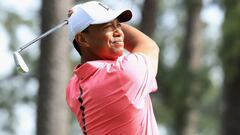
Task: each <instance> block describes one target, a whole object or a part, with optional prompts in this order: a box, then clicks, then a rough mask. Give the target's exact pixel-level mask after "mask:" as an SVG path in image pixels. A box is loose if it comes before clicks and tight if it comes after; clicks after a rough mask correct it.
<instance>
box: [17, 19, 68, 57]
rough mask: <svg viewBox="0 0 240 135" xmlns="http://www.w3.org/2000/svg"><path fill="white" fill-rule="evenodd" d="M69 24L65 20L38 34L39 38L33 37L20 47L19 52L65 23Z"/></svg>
mask: <svg viewBox="0 0 240 135" xmlns="http://www.w3.org/2000/svg"><path fill="white" fill-rule="evenodd" d="M66 24H68V20H64V22H63V23H61V24H59V25H57V26H55V27H53V28H51V29H50V30H48V31H47V32H45V33H43V34H42V35H40V36H38V37H37V38H35V39H33V40H32V41H30V42H29V43H27V44H26V45H24V46H22V47H20V48H19V49H18V52H21V51H22V50H24V49H25V48H27V47H28V46H30V45H31V44H33V43H35V42H37V41H38V40H40V39H42V38H44V37H46V36H47V35H49V34H51V33H52V32H54V31H56V30H57V29H59V28H61V27H63V26H64V25H66Z"/></svg>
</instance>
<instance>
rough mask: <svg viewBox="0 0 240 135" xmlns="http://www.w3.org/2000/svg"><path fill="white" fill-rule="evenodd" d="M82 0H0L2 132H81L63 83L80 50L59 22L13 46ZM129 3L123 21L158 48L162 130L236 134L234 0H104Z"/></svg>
mask: <svg viewBox="0 0 240 135" xmlns="http://www.w3.org/2000/svg"><path fill="white" fill-rule="evenodd" d="M85 1H87V0H78V1H77V0H76V1H74V0H67V1H64V0H21V1H20V0H7V1H6V0H5V1H4V0H0V49H1V50H0V65H1V66H0V116H1V117H0V134H1V135H80V134H81V132H80V128H79V126H78V124H77V122H76V119H75V118H74V117H73V116H72V114H71V112H70V111H69V109H68V108H67V105H66V103H65V87H66V84H67V82H68V80H69V78H70V76H71V75H72V69H73V67H74V66H75V65H76V64H77V63H79V61H80V57H79V56H78V54H77V53H76V51H74V49H73V47H72V46H71V43H70V42H69V41H68V37H67V29H66V28H62V29H60V30H58V31H57V32H55V33H53V34H51V35H50V36H48V37H46V38H44V39H43V40H41V41H39V42H37V43H35V45H32V46H31V47H29V48H28V49H27V51H24V52H23V53H22V55H23V57H24V59H25V61H26V63H27V64H28V66H29V68H30V72H29V73H26V74H19V73H17V71H16V69H15V64H14V61H13V58H12V53H13V52H14V51H15V50H17V48H19V47H20V46H22V45H24V44H26V43H28V42H29V41H31V40H32V39H33V38H35V37H37V36H38V35H40V34H41V33H43V32H45V31H47V30H49V29H50V28H52V27H54V26H56V25H57V24H60V23H61V22H62V21H63V20H64V19H67V12H68V10H69V9H70V8H71V7H72V6H73V5H74V4H76V3H79V2H85ZM102 1H104V2H105V3H106V4H108V5H111V7H113V8H115V9H117V8H123V7H124V8H130V9H131V10H132V11H133V14H134V16H133V19H132V20H131V21H130V22H129V23H130V24H131V25H133V26H135V27H137V28H138V29H140V30H141V31H143V32H144V33H145V34H147V35H148V36H150V37H151V38H153V39H154V40H155V41H156V42H157V43H158V45H159V47H160V50H161V51H160V60H159V71H158V75H157V82H158V86H159V89H158V91H157V92H156V93H153V94H151V97H152V101H153V105H154V111H155V116H156V118H157V121H158V125H159V131H160V134H161V135H240V98H239V96H240V70H239V69H240V36H239V35H240V1H239V0H102Z"/></svg>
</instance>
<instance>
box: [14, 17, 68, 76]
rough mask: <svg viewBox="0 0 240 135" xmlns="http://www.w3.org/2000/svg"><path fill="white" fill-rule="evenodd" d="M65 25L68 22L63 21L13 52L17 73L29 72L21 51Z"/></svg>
mask: <svg viewBox="0 0 240 135" xmlns="http://www.w3.org/2000/svg"><path fill="white" fill-rule="evenodd" d="M66 24H68V20H64V22H63V23H61V24H59V25H57V26H55V27H53V28H52V29H50V30H48V31H47V32H45V33H43V34H42V35H40V36H39V37H37V38H35V39H33V40H32V41H30V42H29V43H27V44H26V45H24V46H22V47H20V48H19V49H18V50H17V51H15V52H14V53H13V58H14V62H15V64H16V66H17V71H18V72H22V73H26V72H28V71H29V68H28V66H27V64H26V63H25V61H24V60H23V58H22V56H21V54H20V52H21V51H23V50H24V49H26V48H27V47H29V46H30V45H32V44H33V43H35V42H37V41H38V40H40V39H42V38H44V37H46V36H47V35H49V34H51V33H52V32H54V31H56V30H57V29H59V28H62V27H63V26H64V25H66Z"/></svg>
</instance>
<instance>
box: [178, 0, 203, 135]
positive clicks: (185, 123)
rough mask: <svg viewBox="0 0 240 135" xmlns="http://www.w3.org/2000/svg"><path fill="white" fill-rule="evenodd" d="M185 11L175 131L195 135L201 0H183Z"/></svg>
mask: <svg viewBox="0 0 240 135" xmlns="http://www.w3.org/2000/svg"><path fill="white" fill-rule="evenodd" d="M184 2H185V6H186V11H187V21H186V27H185V28H186V35H185V38H184V42H183V43H184V44H183V48H182V52H181V56H180V58H181V60H180V61H181V62H182V63H181V65H182V66H183V70H186V71H185V73H186V74H187V75H186V76H185V75H183V76H185V77H188V79H187V80H188V81H186V82H185V83H186V86H185V88H186V90H185V96H184V97H183V100H182V101H183V104H182V109H180V110H179V111H180V112H179V114H177V118H176V133H177V134H178V135H195V134H197V127H198V116H199V114H198V106H199V104H200V103H199V100H200V97H201V93H202V92H201V91H202V90H201V82H200V80H199V79H198V78H199V77H198V76H199V74H198V72H199V71H200V70H201V68H202V61H201V57H202V56H201V54H202V42H201V26H202V25H201V24H202V23H201V20H200V12H201V9H202V1H201V0H194V1H192V0H185V1H184Z"/></svg>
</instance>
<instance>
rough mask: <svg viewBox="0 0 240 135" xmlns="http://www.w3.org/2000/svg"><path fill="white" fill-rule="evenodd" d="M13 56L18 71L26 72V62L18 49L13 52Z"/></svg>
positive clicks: (27, 69)
mask: <svg viewBox="0 0 240 135" xmlns="http://www.w3.org/2000/svg"><path fill="white" fill-rule="evenodd" d="M13 58H14V62H15V64H16V66H17V71H18V72H21V73H27V72H28V71H29V68H28V66H27V64H26V63H25V62H24V60H23V58H22V56H21V55H20V53H19V52H18V51H16V52H14V53H13Z"/></svg>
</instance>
